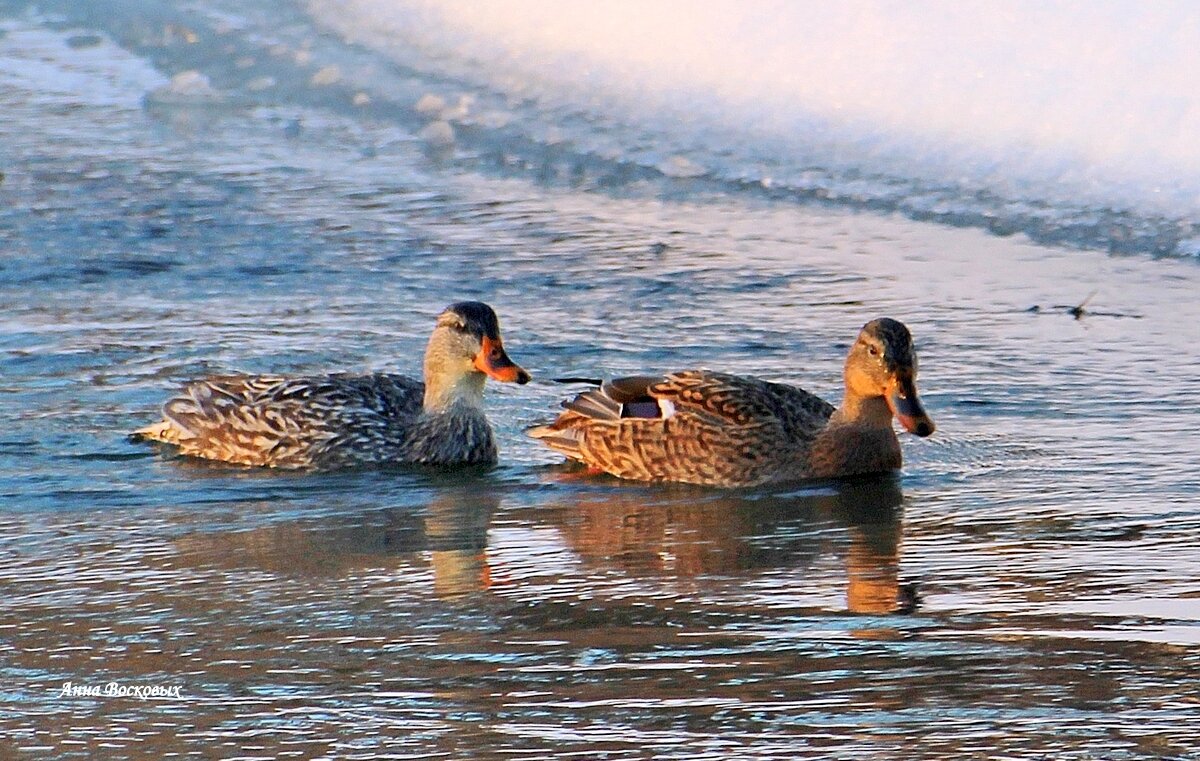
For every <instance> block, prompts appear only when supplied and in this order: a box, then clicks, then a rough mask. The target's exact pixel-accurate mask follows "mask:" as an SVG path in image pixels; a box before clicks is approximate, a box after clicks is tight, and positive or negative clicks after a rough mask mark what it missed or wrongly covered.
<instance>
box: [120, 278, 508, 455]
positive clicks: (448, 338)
mask: <svg viewBox="0 0 1200 761" xmlns="http://www.w3.org/2000/svg"><path fill="white" fill-rule="evenodd" d="M486 377H492V378H495V379H496V380H501V381H515V382H517V383H526V382H528V381H529V373H527V372H525V371H524V370H522V369H521V368H520V367H518V366H517V365H515V364H514V363H513V362H512V360H510V359H509V358H508V355H507V354H506V353H505V351H504V346H503V344H502V342H501V340H500V324H499V321H498V320H497V319H496V313H495V312H493V311H492V308H491V307H489V306H488V305H487V304H482V303H480V302H477V301H464V302H460V303H457V304H452V305H450V306H449V307H448V308H447V309H446V311H444V312H442V314H441V315H440V316H439V317H438V320H437V327H435V328H434V331H433V335H432V336H431V337H430V339H429V346H428V348H427V349H426V351H425V381H424V383H422V382H420V381H417V380H413V379H412V378H408V377H406V376H403V375H394V374H387V373H374V374H370V375H346V374H336V375H318V376H309V377H302V378H283V377H277V376H269V375H229V376H220V377H213V378H206V379H203V380H198V381H193V382H192V383H189V384H188V385H187V386H185V387H184V389H183V394H182V395H180V396H177V397H175V398H173V399H171V400H169V401H168V402H167V403H166V404H165V405H163V418H164V419H163V420H162V421H161V422H158V423H155V424H154V425H151V426H147V427H146V428H142V429H140V430H138V431H135V432H134V436H135V437H137V438H141V439H149V440H153V441H161V442H165V443H167V444H174V445H176V446H178V447H179V450H180V451H181V452H182V453H183V454H186V455H192V456H195V457H204V458H207V459H211V460H223V461H225V462H231V463H237V464H240V465H264V466H269V467H275V468H309V467H325V468H328V467H346V466H352V465H364V464H377V463H423V464H430V465H458V464H471V463H481V464H491V463H494V462H495V461H496V443H495V440H494V438H493V435H492V428H491V426H490V425H489V424H488V421H487V417H486V416H485V415H484V411H483V385H484V380H485V378H486Z"/></svg>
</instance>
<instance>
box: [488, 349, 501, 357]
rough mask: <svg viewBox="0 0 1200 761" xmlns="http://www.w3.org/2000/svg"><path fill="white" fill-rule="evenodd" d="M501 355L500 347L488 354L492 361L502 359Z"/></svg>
mask: <svg viewBox="0 0 1200 761" xmlns="http://www.w3.org/2000/svg"><path fill="white" fill-rule="evenodd" d="M500 354H501V351H500V347H499V346H493V347H492V350H491V351H490V352H488V356H490V357H491V358H492V359H500Z"/></svg>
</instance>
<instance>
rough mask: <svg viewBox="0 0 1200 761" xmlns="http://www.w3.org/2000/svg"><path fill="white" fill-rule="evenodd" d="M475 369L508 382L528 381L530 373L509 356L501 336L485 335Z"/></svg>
mask: <svg viewBox="0 0 1200 761" xmlns="http://www.w3.org/2000/svg"><path fill="white" fill-rule="evenodd" d="M475 369H476V370H478V371H479V372H481V373H484V374H486V375H487V376H488V377H489V378H495V379H496V380H498V381H504V382H506V383H528V382H529V373H527V372H525V370H524V369H523V368H522V367H521V366H520V365H518V364H517V363H515V362H513V361H512V360H511V359H509V358H508V354H507V353H505V351H504V344H502V343H501V342H500V339H499V338H488V337H487V336H484V338H483V347H482V348H481V349H480V350H479V353H478V354H476V355H475Z"/></svg>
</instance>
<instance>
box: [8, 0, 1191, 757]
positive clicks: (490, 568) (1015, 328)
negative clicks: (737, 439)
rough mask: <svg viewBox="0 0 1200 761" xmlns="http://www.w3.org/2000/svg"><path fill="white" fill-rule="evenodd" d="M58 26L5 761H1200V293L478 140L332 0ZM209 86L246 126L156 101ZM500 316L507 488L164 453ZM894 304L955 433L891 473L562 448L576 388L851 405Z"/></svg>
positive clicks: (44, 122) (1161, 262) (106, 17)
mask: <svg viewBox="0 0 1200 761" xmlns="http://www.w3.org/2000/svg"><path fill="white" fill-rule="evenodd" d="M101 6H103V7H101ZM41 7H42V11H41V12H34V11H31V10H29V9H28V8H27V7H26V6H25V5H24V4H23V3H19V2H5V3H2V4H0V20H2V23H0V28H2V29H3V33H2V35H3V36H0V104H2V108H3V112H4V114H5V118H4V119H2V120H0V171H3V172H4V179H3V182H2V183H0V250H2V251H3V254H2V255H0V419H2V420H4V422H5V425H4V427H3V430H0V504H2V506H3V507H2V509H3V515H4V520H3V521H2V522H0V557H2V559H3V560H2V562H0V590H2V592H3V598H2V602H0V684H2V687H0V730H2V731H0V748H3V749H4V751H5V754H6V756H12V757H14V758H39V759H40V758H95V757H108V756H111V757H140V758H168V757H185V758H190V757H195V758H210V757H238V758H289V757H290V758H318V757H330V758H362V759H372V758H441V757H445V758H575V757H584V758H611V759H623V758H689V759H695V758H713V759H718V758H719V759H731V758H780V759H783V758H839V759H858V758H862V759H873V758H881V757H882V758H956V759H957V758H1011V759H1044V758H1048V757H1053V758H1059V759H1096V758H1104V759H1142V758H1147V759H1150V758H1178V759H1194V758H1200V744H1198V743H1197V740H1196V736H1195V730H1194V729H1193V727H1194V726H1195V724H1196V722H1197V720H1198V719H1200V689H1198V688H1197V681H1196V677H1197V673H1198V667H1200V581H1198V580H1197V579H1198V575H1200V574H1198V570H1200V547H1198V545H1197V543H1196V541H1195V537H1196V535H1197V531H1198V530H1200V476H1198V475H1197V471H1196V467H1195V464H1196V459H1197V458H1196V453H1197V450H1196V445H1195V440H1196V439H1195V436H1196V434H1195V432H1196V431H1197V430H1200V408H1198V407H1197V405H1196V404H1195V399H1197V398H1198V397H1200V372H1198V370H1200V362H1198V361H1197V354H1196V346H1197V344H1198V342H1200V328H1198V327H1197V326H1198V325H1200V302H1197V299H1196V298H1195V295H1196V293H1197V287H1198V285H1200V269H1197V266H1196V263H1195V262H1194V261H1191V260H1188V259H1187V258H1186V257H1182V258H1157V259H1156V258H1153V256H1152V254H1153V253H1154V252H1153V251H1151V250H1146V251H1143V252H1141V253H1133V254H1131V255H1111V254H1109V253H1107V251H1097V250H1092V249H1089V248H1087V247H1083V248H1080V247H1078V246H1075V247H1072V248H1057V247H1050V246H1047V245H1043V244H1040V243H1035V242H1032V241H1031V240H1030V239H1029V238H1027V237H1023V236H1021V235H1012V236H1007V237H1000V236H996V235H993V234H991V233H989V232H987V231H986V230H985V229H978V228H977V227H973V226H967V227H948V226H940V225H934V224H930V223H928V222H922V221H914V220H913V219H911V218H910V217H909V216H904V215H903V214H881V213H877V212H872V211H865V210H864V209H863V207H862V205H860V204H854V203H850V204H842V205H839V204H836V203H834V204H831V203H826V202H818V203H808V202H804V201H803V199H800V200H797V199H796V198H795V197H783V198H773V197H770V195H769V194H764V193H763V192H761V189H759V190H756V189H754V188H749V189H746V188H739V187H738V186H736V185H730V184H728V183H725V182H719V181H713V180H712V179H711V178H704V177H687V176H671V175H668V174H663V173H658V174H654V173H653V172H648V171H646V170H644V169H643V168H639V166H640V165H637V164H636V162H634V163H632V164H631V163H628V162H623V161H621V160H613V159H611V158H605V157H603V156H597V155H595V154H592V153H588V152H582V151H581V152H578V153H573V152H572V149H571V147H570V146H559V147H558V148H554V149H553V150H550V149H547V148H546V146H545V145H543V144H536V143H535V142H528V141H526V142H522V141H521V140H520V139H518V137H514V136H513V135H511V134H509V133H507V132H504V131H503V130H499V129H498V128H494V127H493V128H491V131H489V130H488V129H485V128H484V127H472V126H471V125H470V124H465V123H462V122H458V121H456V122H454V125H453V126H454V128H455V130H456V142H455V143H454V144H452V145H439V144H437V143H438V141H437V140H436V139H435V138H436V135H435V134H432V133H429V132H425V133H424V137H422V132H423V131H424V130H425V128H426V126H427V122H428V121H429V119H428V117H427V116H426V115H424V113H423V112H422V111H420V110H418V109H416V107H415V103H416V102H417V100H418V97H419V96H420V95H421V94H422V93H423V92H425V91H438V92H442V91H444V90H450V91H451V92H452V91H453V89H454V88H455V87H457V86H459V85H458V83H457V82H456V81H455V80H453V79H452V78H448V75H446V74H444V73H443V74H442V75H441V76H440V77H439V76H438V75H437V72H433V73H430V72H424V73H422V72H414V71H411V70H407V69H403V68H399V65H398V64H395V63H393V62H392V61H391V59H389V58H387V57H385V56H383V55H381V54H380V53H378V52H376V51H374V50H373V49H370V48H363V47H355V46H352V45H346V44H344V43H343V42H342V41H341V40H340V39H339V38H337V37H336V36H328V35H326V36H322V34H321V33H320V29H321V28H320V27H318V26H316V25H315V24H316V22H314V21H312V20H311V19H310V18H308V17H307V16H306V15H305V14H304V13H302V12H301V11H302V9H298V8H290V6H284V10H282V11H279V14H281V15H279V16H272V15H271V13H269V12H268V9H265V8H260V7H259V6H257V5H253V4H252V5H250V6H248V7H247V9H246V11H245V16H239V17H234V16H229V15H222V14H221V13H217V12H216V11H217V10H220V7H219V6H217V5H214V4H207V3H205V4H199V5H190V4H189V5H184V4H180V5H175V4H172V3H166V4H156V5H155V6H154V7H153V8H151V7H148V6H144V5H141V4H140V3H136V2H114V3H111V4H107V3H106V4H96V5H95V7H91V6H89V8H90V10H89V11H84V10H80V9H79V8H76V7H75V6H74V4H70V3H62V4H54V3H50V4H47V5H44V6H41ZM96 9H100V10H99V11H97V10H96ZM256 13H257V14H259V15H261V16H262V17H263V18H261V19H260V18H258V17H256V16H255V14H256ZM189 35H191V36H189ZM193 37H194V39H193ZM322 56H330V57H331V58H328V59H326V58H322ZM355 62H357V64H360V65H364V66H365V65H368V64H369V65H373V66H375V67H376V70H377V71H378V73H379V75H378V82H379V84H378V89H371V88H370V87H369V86H360V85H359V84H357V83H355V85H354V86H350V85H348V84H347V83H346V82H345V81H343V80H339V81H340V82H341V84H321V83H322V82H326V81H327V80H328V79H329V78H330V77H332V74H330V73H329V72H326V74H325V76H324V78H317V79H316V80H314V79H313V77H314V76H316V74H317V73H319V72H320V71H322V70H323V69H324V68H325V67H326V66H329V65H334V63H336V64H337V65H338V66H340V67H341V71H342V72H347V71H350V66H351V65H352V64H353V63H355ZM192 69H196V70H199V71H201V72H203V73H204V74H205V75H206V76H207V77H209V80H210V82H211V83H212V84H213V87H214V88H215V89H217V90H220V92H221V96H220V98H219V99H218V100H217V101H213V100H211V99H205V98H200V99H199V100H196V99H195V98H193V99H192V100H191V101H190V102H189V101H188V99H187V98H181V97H176V98H170V97H165V94H170V92H169V91H162V90H159V89H158V88H162V87H163V86H165V85H166V84H167V83H168V81H169V78H170V76H172V75H174V74H176V73H178V72H180V71H186V70H192ZM268 76H269V77H271V78H273V80H274V84H271V85H269V86H268V85H265V84H264V82H263V81H262V79H261V78H262V77H268ZM402 85H403V87H402ZM463 87H464V90H466V89H469V88H467V86H466V85H463ZM392 88H396V89H392ZM404 88H407V89H404ZM155 92H157V93H158V94H157V95H152V97H150V99H149V100H148V101H147V100H146V96H147V94H148V93H150V94H153V93H155ZM471 92H474V91H471ZM164 93H165V94H164ZM360 93H361V94H363V95H365V96H366V97H367V101H365V102H364V100H363V99H362V98H359V99H358V103H359V105H355V103H354V96H355V95H356V94H360ZM410 94H415V95H416V96H418V97H409V95H410ZM401 96H403V97H401ZM449 100H450V102H452V103H453V102H455V101H454V98H453V97H450V98H449ZM181 101H182V102H181ZM518 116H520V113H519V112H518ZM485 126H486V125H485ZM520 126H521V127H522V130H523V131H524V132H526V133H528V132H531V131H532V126H531V124H522V125H520ZM473 129H474V130H475V131H472V130H473ZM598 129H599V128H598ZM604 129H607V127H605V128H604ZM519 131H520V130H519ZM599 134H603V133H602V132H601V133H599ZM608 137H609V139H610V140H611V141H613V143H615V144H626V143H631V142H632V141H633V137H632V136H631V135H630V134H628V133H622V132H616V133H614V134H609V136H608ZM675 174H676V175H680V174H682V175H686V174H687V173H686V172H685V173H678V172H677V173H675ZM1075 243H1076V244H1078V241H1076V242H1075ZM1093 291H1095V292H1096V293H1095V296H1094V297H1093V298H1092V299H1091V301H1089V302H1088V303H1087V306H1086V308H1085V311H1086V314H1084V315H1083V316H1082V318H1081V319H1075V318H1074V317H1073V316H1072V315H1071V314H1070V313H1069V312H1068V309H1069V308H1070V307H1071V306H1074V305H1077V304H1079V303H1081V302H1082V301H1084V299H1086V298H1087V297H1088V296H1089V294H1091V293H1092V292H1093ZM462 298H481V299H484V300H486V301H488V302H490V303H492V304H493V305H495V306H496V308H497V310H498V312H499V313H500V317H501V320H502V324H503V327H504V330H505V335H506V343H507V345H508V348H509V350H510V353H511V354H512V356H513V358H514V359H515V360H516V361H518V362H520V363H522V364H523V365H524V366H525V367H527V368H528V369H530V370H531V371H532V372H533V373H534V375H535V378H536V380H535V382H534V383H532V384H530V385H528V386H524V387H515V386H500V385H497V384H493V385H491V386H489V390H488V406H489V412H490V414H491V417H492V420H493V422H494V424H495V427H496V428H497V433H498V437H499V440H500V443H501V449H502V464H501V465H500V466H499V467H497V468H495V469H494V470H491V471H489V472H486V473H466V474H445V473H430V472H421V471H415V472H414V471H406V470H396V471H364V472H348V473H337V474H308V475H304V474H277V473H267V472H259V471H253V470H245V469H239V468H230V467H224V466H220V465H212V464H204V463H194V462H187V461H183V460H180V459H178V458H174V457H172V456H171V455H170V454H169V453H166V452H162V451H158V450H154V449H150V448H147V447H145V446H140V445H135V444H132V443H130V442H128V441H126V440H125V438H124V434H125V433H126V432H127V431H128V430H130V429H132V428H134V427H137V426H139V425H142V424H144V423H146V422H148V421H150V420H152V419H153V418H154V416H155V414H156V410H157V405H158V404H159V403H161V401H162V400H163V398H164V397H165V396H166V395H167V394H168V393H169V392H170V390H171V389H172V388H173V387H174V386H175V385H176V384H177V383H178V382H180V381H182V380H185V379H187V378H190V377H194V376H196V375H199V374H202V373H207V372H221V371H229V370H245V371H268V370H269V371H273V372H318V371H326V370H335V369H336V370H364V369H389V370H398V371H402V372H409V373H415V372H417V371H418V369H419V366H420V353H421V351H422V348H423V345H424V342H425V340H426V338H427V336H428V331H429V330H430V328H431V326H432V320H433V317H434V316H435V315H436V313H437V312H438V311H439V310H440V309H441V308H442V307H443V306H445V305H446V304H447V303H449V302H451V301H454V300H458V299H462ZM1032 307H1038V308H1037V309H1036V310H1034V309H1031V308H1032ZM880 315H889V316H893V317H896V318H899V319H902V320H904V321H905V322H907V323H908V324H909V325H910V327H911V328H912V330H913V332H914V335H915V338H916V342H917V349H918V352H919V355H920V360H921V379H920V386H921V389H922V393H923V396H924V399H925V402H926V405H927V407H928V409H929V411H930V413H931V414H932V415H933V417H934V418H935V420H936V421H937V422H938V425H939V430H938V432H937V434H936V435H935V436H934V437H932V438H931V439H928V440H919V439H916V438H914V437H911V436H903V437H902V441H903V446H904V450H905V457H906V462H905V467H904V470H903V472H901V473H900V474H897V475H896V476H895V477H885V478H878V479H865V480H859V481H852V482H819V483H812V484H800V485H795V486H792V487H787V488H775V489H770V490H753V491H736V492H719V491H712V490H706V489H695V488H682V487H647V486H642V485H636V484H621V483H618V482H615V481H612V480H608V479H602V478H588V477H583V476H581V475H580V474H579V473H577V472H574V471H572V470H570V469H567V468H563V467H561V465H560V464H559V463H558V460H557V458H556V457H555V456H553V455H552V454H550V453H547V452H545V451H542V450H540V449H538V448H537V446H536V445H535V443H534V442H532V441H530V440H528V439H526V438H524V437H523V436H522V435H521V430H522V428H524V427H525V426H527V425H530V424H533V423H535V422H538V421H541V420H544V419H545V418H546V417H547V416H548V415H551V414H553V413H554V411H555V410H556V409H557V407H556V405H557V402H558V400H559V399H560V398H561V396H562V394H563V393H564V391H563V389H562V388H561V387H559V386H557V385H555V384H553V383H552V382H551V381H550V379H551V378H553V377H555V376H559V375H587V376H600V375H612V374H620V373H633V372H645V371H663V370H671V369H679V368H684V367H693V366H705V367H711V368H719V369H723V370H729V371H735V372H746V373H753V374H757V375H761V376H763V377H766V378H769V379H773V380H780V381H786V382H794V383H799V384H803V385H804V386H805V387H806V388H808V389H810V390H812V391H814V392H816V393H819V394H821V395H823V396H825V397H826V398H830V399H833V400H836V398H837V397H838V395H839V391H838V389H839V374H840V368H841V362H842V358H843V356H844V353H845V351H846V349H847V347H848V345H849V343H850V342H851V341H852V340H853V338H854V335H855V333H856V331H857V330H858V328H859V327H860V326H861V325H862V324H863V323H864V322H866V321H867V320H868V319H871V318H873V317H876V316H880ZM68 682H70V683H72V685H73V686H80V685H89V686H100V687H104V686H105V685H107V684H109V683H110V682H115V683H118V684H120V685H124V686H128V687H133V686H153V685H164V686H178V687H179V693H180V698H179V699H174V698H170V699H167V698H163V699H156V700H140V699H137V698H136V697H110V696H104V695H101V696H93V697H86V696H74V695H63V685H64V684H65V683H68Z"/></svg>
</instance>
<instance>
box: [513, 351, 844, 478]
mask: <svg viewBox="0 0 1200 761" xmlns="http://www.w3.org/2000/svg"><path fill="white" fill-rule="evenodd" d="M563 406H564V407H565V408H566V411H565V412H563V413H562V414H560V415H559V417H558V418H557V419H556V420H555V421H554V422H553V423H550V424H549V425H544V426H537V427H535V428H532V429H530V430H529V434H530V435H531V436H533V437H535V438H538V439H541V440H542V441H543V442H544V443H545V444H547V445H548V446H550V447H551V448H553V449H556V450H558V451H560V452H562V453H563V454H565V455H566V456H567V457H570V458H572V459H575V460H579V461H581V462H584V463H586V464H587V465H589V466H591V467H593V468H597V469H599V470H603V471H605V472H608V473H612V474H613V475H617V476H620V477H622V478H633V479H637V480H644V481H658V480H670V481H684V482H689V483H702V484H712V485H726V486H729V485H740V484H750V483H758V482H761V481H764V480H769V478H770V477H771V475H772V474H773V473H774V472H775V471H777V470H778V469H779V468H781V467H784V466H785V465H786V464H788V460H789V458H790V457H792V456H793V455H792V453H794V452H795V451H796V449H797V447H798V446H799V447H803V446H805V445H806V444H807V442H809V441H811V440H812V439H813V438H814V437H815V436H816V433H817V432H818V431H820V430H821V428H823V427H824V425H825V423H826V422H827V421H828V420H829V416H830V415H832V414H833V410H834V408H833V406H832V405H830V404H829V403H827V402H825V401H824V400H822V399H820V398H819V397H817V396H814V395H813V394H810V393H808V392H807V391H804V390H803V389H799V388H795V387H793V386H786V385H783V384H778V383H769V382H767V381H763V380H759V379H757V378H750V377H744V376H737V375H730V374H727V373H716V372H710V371H707V370H687V371H684V372H678V373H672V374H670V375H667V376H637V377H632V378H618V379H616V380H613V381H609V382H607V383H605V384H603V385H602V386H601V387H600V388H598V389H594V390H590V391H586V392H584V393H582V394H579V395H578V396H576V397H575V398H574V399H570V400H568V401H566V402H564V403H563Z"/></svg>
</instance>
